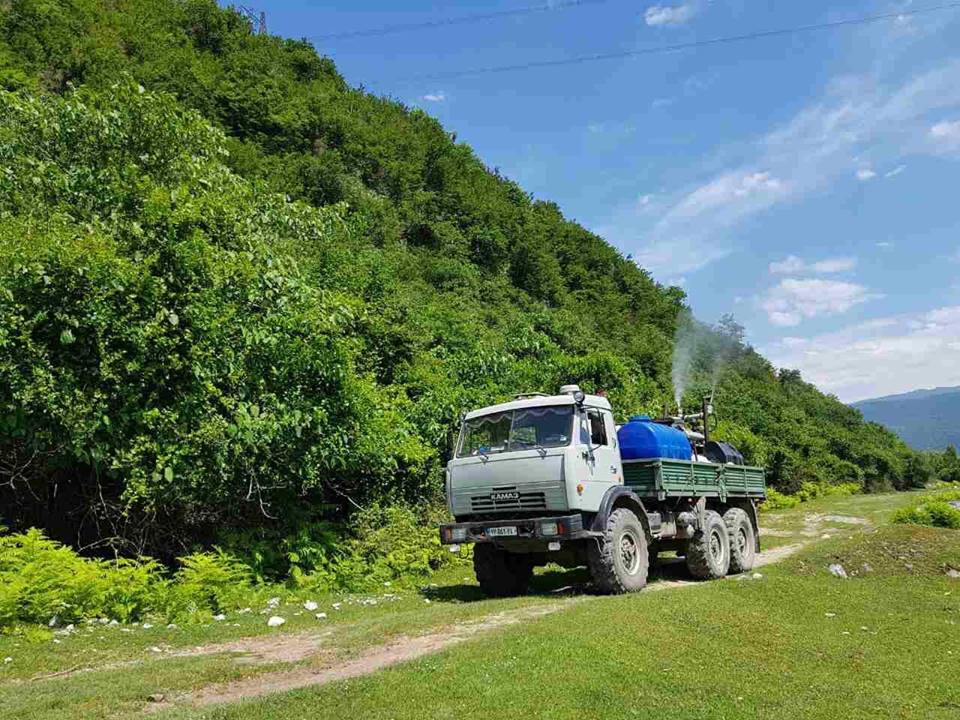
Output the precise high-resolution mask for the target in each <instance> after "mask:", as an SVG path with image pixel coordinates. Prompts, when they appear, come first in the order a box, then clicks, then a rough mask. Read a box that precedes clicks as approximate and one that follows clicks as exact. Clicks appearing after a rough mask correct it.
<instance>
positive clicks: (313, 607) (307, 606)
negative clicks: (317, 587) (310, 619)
mask: <svg viewBox="0 0 960 720" xmlns="http://www.w3.org/2000/svg"><path fill="white" fill-rule="evenodd" d="M318 607H320V606H319V605H317V604H316V603H315V602H314V601H313V600H307V601H306V602H305V603H304V604H303V609H304V610H309V611H310V612H313V611H314V610H316V609H317V608H318Z"/></svg>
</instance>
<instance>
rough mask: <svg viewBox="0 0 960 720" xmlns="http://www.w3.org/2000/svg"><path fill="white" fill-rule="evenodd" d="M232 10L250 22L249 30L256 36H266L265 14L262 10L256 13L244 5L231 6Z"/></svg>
mask: <svg viewBox="0 0 960 720" xmlns="http://www.w3.org/2000/svg"><path fill="white" fill-rule="evenodd" d="M232 7H233V9H234V10H236V11H237V12H238V13H240V14H241V15H243V16H244V17H245V18H246V19H247V20H249V21H250V29H251V30H252V31H253V32H254V33H255V34H257V35H266V34H267V13H266V11H264V10H260V11H257V10H255V9H254V8H252V7H247V6H246V5H233V6H232Z"/></svg>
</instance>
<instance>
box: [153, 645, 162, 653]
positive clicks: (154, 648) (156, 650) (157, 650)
mask: <svg viewBox="0 0 960 720" xmlns="http://www.w3.org/2000/svg"><path fill="white" fill-rule="evenodd" d="M150 651H151V652H163V650H161V649H160V648H158V647H157V646H156V645H154V646H153V647H152V648H150Z"/></svg>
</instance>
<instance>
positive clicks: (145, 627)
mask: <svg viewBox="0 0 960 720" xmlns="http://www.w3.org/2000/svg"><path fill="white" fill-rule="evenodd" d="M152 627H153V625H151V624H150V623H144V624H143V629H144V630H149V629H150V628H152Z"/></svg>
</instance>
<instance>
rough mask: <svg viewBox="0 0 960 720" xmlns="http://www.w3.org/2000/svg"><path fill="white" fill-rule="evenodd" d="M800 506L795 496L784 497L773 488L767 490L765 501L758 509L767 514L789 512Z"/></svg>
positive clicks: (798, 499)
mask: <svg viewBox="0 0 960 720" xmlns="http://www.w3.org/2000/svg"><path fill="white" fill-rule="evenodd" d="M799 504H800V498H798V497H797V496H796V495H784V494H783V493H781V492H778V491H777V490H775V489H774V488H767V499H766V500H765V501H764V503H763V505H761V506H760V509H761V510H763V511H765V512H769V511H771V510H789V509H790V508H794V507H796V506H797V505H799Z"/></svg>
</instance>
